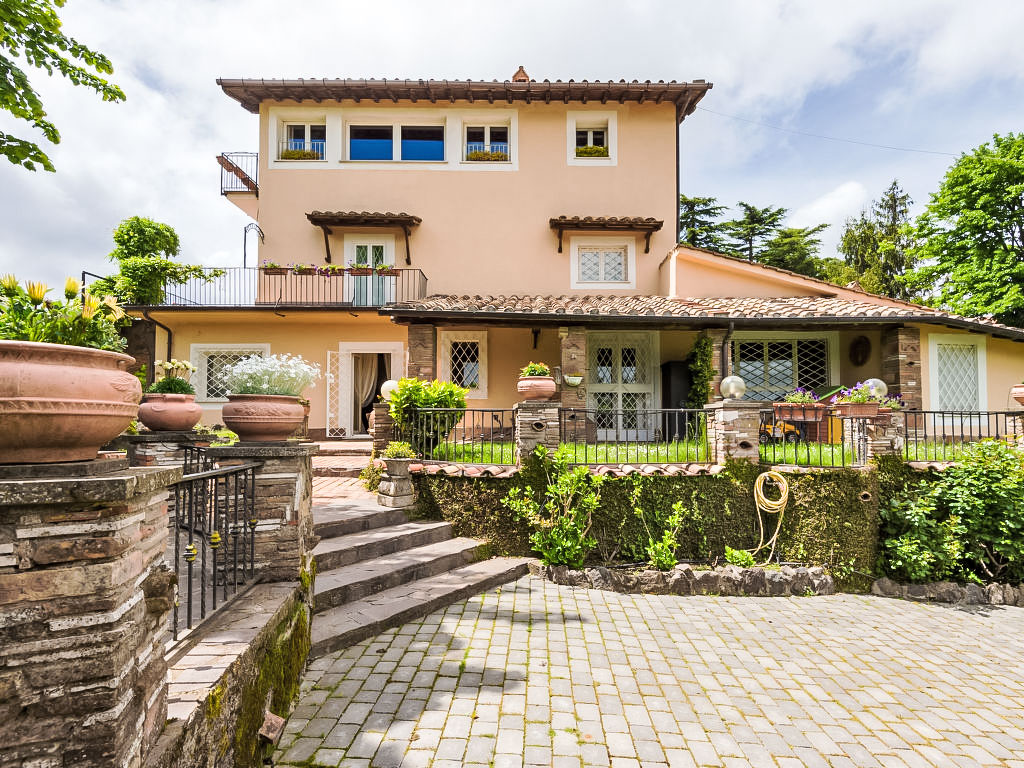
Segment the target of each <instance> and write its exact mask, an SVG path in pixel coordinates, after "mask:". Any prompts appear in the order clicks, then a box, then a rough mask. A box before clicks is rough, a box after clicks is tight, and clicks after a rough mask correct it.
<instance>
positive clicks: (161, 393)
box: [139, 360, 203, 432]
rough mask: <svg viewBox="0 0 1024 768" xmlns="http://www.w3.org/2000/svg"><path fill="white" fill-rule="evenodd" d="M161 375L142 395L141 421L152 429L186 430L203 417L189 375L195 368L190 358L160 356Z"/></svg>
mask: <svg viewBox="0 0 1024 768" xmlns="http://www.w3.org/2000/svg"><path fill="white" fill-rule="evenodd" d="M153 367H154V368H157V369H159V370H160V371H161V373H162V376H161V378H160V379H158V380H157V381H154V382H153V383H152V384H151V385H150V386H149V388H148V389H147V390H146V394H144V395H143V396H142V403H141V404H140V405H139V421H141V422H142V423H143V424H144V425H145V426H146V427H147V428H148V429H150V430H152V431H153V432H187V431H189V430H191V429H192V427H194V426H195V425H196V424H198V423H199V420H200V419H202V417H203V409H202V407H201V406H199V405H197V404H196V391H195V389H193V388H192V385H191V384H190V383H189V377H190V376H191V375H192V374H193V373H194V372H195V370H196V368H195V366H194V365H192V363H190V362H188V361H187V360H157V361H156V362H155V363H153Z"/></svg>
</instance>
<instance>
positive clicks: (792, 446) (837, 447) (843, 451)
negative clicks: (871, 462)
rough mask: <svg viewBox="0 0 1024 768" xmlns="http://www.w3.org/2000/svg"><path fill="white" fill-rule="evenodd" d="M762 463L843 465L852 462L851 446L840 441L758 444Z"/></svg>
mask: <svg viewBox="0 0 1024 768" xmlns="http://www.w3.org/2000/svg"><path fill="white" fill-rule="evenodd" d="M760 452H761V463H762V464H797V465H800V466H804V467H843V466H850V465H851V464H853V458H854V456H853V447H852V446H850V445H849V444H846V445H844V444H842V443H767V444H762V445H761V446H760Z"/></svg>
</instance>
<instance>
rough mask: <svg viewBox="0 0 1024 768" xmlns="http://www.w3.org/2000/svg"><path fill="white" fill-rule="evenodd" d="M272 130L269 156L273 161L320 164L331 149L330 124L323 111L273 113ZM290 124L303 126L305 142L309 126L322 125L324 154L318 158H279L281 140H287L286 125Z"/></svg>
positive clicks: (307, 140)
mask: <svg viewBox="0 0 1024 768" xmlns="http://www.w3.org/2000/svg"><path fill="white" fill-rule="evenodd" d="M271 125H272V127H273V129H274V130H273V131H272V133H271V136H270V137H269V138H270V142H271V143H270V148H271V150H272V151H271V152H270V157H271V162H273V163H285V164H286V165H292V164H293V163H298V164H303V163H310V164H314V165H322V164H323V163H326V162H327V158H328V157H329V156H330V151H331V126H330V121H329V120H328V119H327V115H326V114H323V113H318V114H313V115H311V114H309V113H308V112H306V113H295V112H292V111H286V112H282V113H280V114H277V115H275V119H274V120H272V121H271ZM290 125H301V126H304V128H305V135H306V139H305V140H306V142H307V143H308V142H309V127H310V126H311V125H322V126H323V127H324V156H323V159H320V160H283V159H282V158H281V142H284V141H287V140H288V126H290Z"/></svg>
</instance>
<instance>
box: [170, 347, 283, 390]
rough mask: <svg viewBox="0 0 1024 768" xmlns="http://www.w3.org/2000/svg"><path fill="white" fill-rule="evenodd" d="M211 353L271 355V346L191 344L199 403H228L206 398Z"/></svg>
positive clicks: (189, 352) (194, 384) (190, 355)
mask: <svg viewBox="0 0 1024 768" xmlns="http://www.w3.org/2000/svg"><path fill="white" fill-rule="evenodd" d="M211 352H250V353H252V354H257V353H261V354H263V355H269V354H270V345H269V344H266V343H261V342H253V343H247V344H191V345H190V346H189V351H188V354H189V360H190V361H191V362H192V365H194V366H195V367H196V378H195V381H194V382H193V386H194V387H195V390H196V402H197V403H226V402H227V401H228V399H227V398H226V397H207V396H206V374H207V371H206V359H207V356H208V355H209V354H210V353H211Z"/></svg>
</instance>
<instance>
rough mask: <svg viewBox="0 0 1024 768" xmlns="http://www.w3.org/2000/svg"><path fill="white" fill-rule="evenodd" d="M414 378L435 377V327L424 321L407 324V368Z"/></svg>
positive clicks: (427, 379)
mask: <svg viewBox="0 0 1024 768" xmlns="http://www.w3.org/2000/svg"><path fill="white" fill-rule="evenodd" d="M408 375H409V376H410V377H411V378H414V379H423V380H424V381H430V380H431V379H435V378H437V329H436V328H435V327H434V326H433V325H428V324H425V323H413V324H412V325H410V326H409V370H408Z"/></svg>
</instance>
